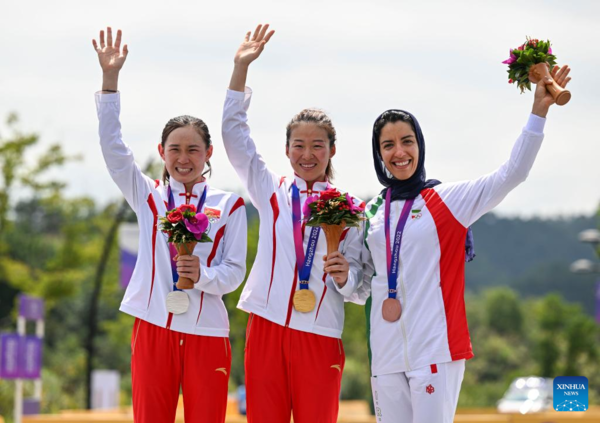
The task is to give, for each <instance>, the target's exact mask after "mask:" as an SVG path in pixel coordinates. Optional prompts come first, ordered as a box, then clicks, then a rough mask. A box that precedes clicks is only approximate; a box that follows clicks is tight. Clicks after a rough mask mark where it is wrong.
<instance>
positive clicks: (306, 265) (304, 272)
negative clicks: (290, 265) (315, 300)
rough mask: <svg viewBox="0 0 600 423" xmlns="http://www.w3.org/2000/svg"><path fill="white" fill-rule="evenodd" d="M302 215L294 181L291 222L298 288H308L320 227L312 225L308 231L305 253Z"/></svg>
mask: <svg viewBox="0 0 600 423" xmlns="http://www.w3.org/2000/svg"><path fill="white" fill-rule="evenodd" d="M301 220H302V216H301V214H300V191H299V190H298V187H297V186H296V183H294V184H293V185H292V224H293V228H294V247H295V249H296V267H297V268H298V278H299V281H300V289H308V280H309V279H310V269H311V268H312V264H313V259H314V258H315V253H316V252H317V241H318V240H319V234H320V233H321V228H320V227H318V226H314V227H313V228H312V230H311V231H310V237H309V239H308V245H307V246H306V254H304V251H303V250H302V223H301Z"/></svg>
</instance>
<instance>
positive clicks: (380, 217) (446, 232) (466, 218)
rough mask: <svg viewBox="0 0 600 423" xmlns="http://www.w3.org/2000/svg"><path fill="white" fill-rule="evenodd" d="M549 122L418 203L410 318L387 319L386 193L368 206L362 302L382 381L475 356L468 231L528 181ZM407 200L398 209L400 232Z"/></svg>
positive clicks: (406, 265) (402, 272) (406, 243)
mask: <svg viewBox="0 0 600 423" xmlns="http://www.w3.org/2000/svg"><path fill="white" fill-rule="evenodd" d="M544 123H545V119H542V118H540V117H538V116H535V115H531V116H530V118H529V122H528V123H527V126H526V127H525V129H524V130H523V132H522V134H521V136H520V137H519V138H518V140H517V142H516V144H515V145H514V147H513V150H512V154H511V156H510V159H509V160H508V161H507V162H506V163H504V164H503V165H502V166H501V167H500V168H499V169H498V170H496V171H495V172H493V173H490V174H489V175H486V176H483V177H481V178H479V179H476V180H473V181H466V182H457V183H442V184H440V185H437V186H435V187H434V188H431V189H425V190H423V191H421V195H419V196H418V197H416V198H415V202H414V204H413V206H412V210H411V214H410V216H409V219H408V221H407V223H406V227H405V229H404V232H403V236H402V245H401V250H400V269H399V274H398V287H397V289H398V294H397V295H398V296H397V298H398V299H399V300H400V303H401V304H402V317H401V318H400V320H398V321H396V322H388V321H386V320H384V319H383V317H382V314H381V309H382V305H383V301H384V300H385V299H386V298H388V281H387V271H386V269H387V263H386V253H385V245H386V241H385V230H384V223H385V219H384V209H385V196H384V195H379V196H378V197H376V198H374V199H373V200H372V201H370V202H369V204H368V205H367V217H368V218H369V221H368V223H367V225H366V229H365V231H366V233H365V248H364V249H363V261H364V283H363V284H362V286H361V288H360V292H358V293H357V294H356V297H355V300H356V302H359V303H360V302H364V300H365V299H366V298H367V297H368V296H369V291H370V299H369V301H368V302H367V305H368V307H369V308H368V313H369V315H370V316H369V322H370V335H369V341H370V350H371V353H372V361H371V371H372V374H373V375H374V376H377V375H382V374H389V373H397V372H406V371H411V370H414V369H418V368H420V367H424V366H429V365H431V364H439V363H445V362H449V361H454V360H460V359H470V358H472V357H473V350H472V347H471V339H470V336H469V329H468V327H467V318H466V313H465V302H464V287H465V278H464V267H465V237H466V234H467V228H468V227H469V226H471V225H472V224H473V223H475V221H476V220H477V219H479V218H480V217H481V216H483V215H484V214H485V213H487V212H489V211H490V210H492V209H493V208H494V207H495V206H497V205H498V204H499V203H500V202H501V201H502V200H503V199H504V197H506V195H507V194H508V193H509V192H510V191H511V190H512V189H514V188H515V187H516V186H517V185H519V184H520V183H521V182H523V181H524V180H525V179H526V178H527V175H528V174H529V170H530V169H531V166H532V165H533V162H534V160H535V157H536V155H537V152H538V150H539V148H540V146H541V143H542V139H543V134H542V132H543V127H544ZM403 206H404V200H400V201H394V202H392V204H391V211H390V214H391V220H390V233H392V234H393V233H395V232H394V231H395V229H396V225H397V222H398V217H399V214H400V212H401V210H402V207H403Z"/></svg>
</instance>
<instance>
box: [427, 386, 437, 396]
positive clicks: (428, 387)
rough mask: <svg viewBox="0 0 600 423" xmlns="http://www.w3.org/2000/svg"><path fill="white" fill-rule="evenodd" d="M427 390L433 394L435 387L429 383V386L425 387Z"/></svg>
mask: <svg viewBox="0 0 600 423" xmlns="http://www.w3.org/2000/svg"><path fill="white" fill-rule="evenodd" d="M425 391H426V392H427V393H428V394H429V395H431V394H433V393H434V392H435V388H434V387H433V385H428V386H427V388H425Z"/></svg>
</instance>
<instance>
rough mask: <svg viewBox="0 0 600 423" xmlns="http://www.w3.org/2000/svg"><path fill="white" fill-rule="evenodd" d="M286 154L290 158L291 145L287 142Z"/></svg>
mask: <svg viewBox="0 0 600 423" xmlns="http://www.w3.org/2000/svg"><path fill="white" fill-rule="evenodd" d="M285 155H286V156H287V158H288V159H289V158H290V145H289V144H288V143H287V142H286V143H285Z"/></svg>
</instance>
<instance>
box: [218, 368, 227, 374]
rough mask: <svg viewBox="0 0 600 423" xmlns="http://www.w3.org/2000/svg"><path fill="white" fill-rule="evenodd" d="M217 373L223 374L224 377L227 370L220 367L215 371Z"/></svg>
mask: <svg viewBox="0 0 600 423" xmlns="http://www.w3.org/2000/svg"><path fill="white" fill-rule="evenodd" d="M215 372H221V373H223V374H224V375H227V370H225V367H219V368H218V369H215Z"/></svg>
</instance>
